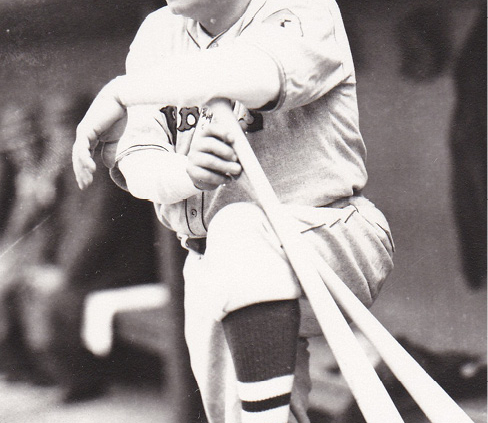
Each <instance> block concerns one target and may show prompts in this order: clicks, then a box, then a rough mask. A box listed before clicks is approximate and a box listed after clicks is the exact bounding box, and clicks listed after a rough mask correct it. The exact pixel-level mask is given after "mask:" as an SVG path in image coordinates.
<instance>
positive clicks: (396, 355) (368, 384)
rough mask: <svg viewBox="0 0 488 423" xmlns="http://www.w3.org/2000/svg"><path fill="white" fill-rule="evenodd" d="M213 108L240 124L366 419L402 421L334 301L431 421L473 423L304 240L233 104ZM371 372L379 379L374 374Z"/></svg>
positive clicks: (240, 150) (247, 161)
mask: <svg viewBox="0 0 488 423" xmlns="http://www.w3.org/2000/svg"><path fill="white" fill-rule="evenodd" d="M209 107H210V109H211V111H212V112H213V113H214V117H215V118H216V120H218V119H222V120H223V121H226V122H235V125H236V132H235V133H236V134H237V137H236V139H235V141H234V145H233V147H234V150H235V152H236V154H237V156H238V158H239V161H240V163H241V165H242V167H243V169H244V171H245V173H246V175H247V177H248V179H249V182H250V184H251V186H252V188H253V190H254V192H255V195H256V197H257V199H258V202H259V203H260V205H261V207H262V208H263V210H264V212H265V214H266V215H267V217H268V220H269V221H270V224H271V226H272V227H273V229H274V230H275V232H276V234H277V236H278V238H279V239H280V241H281V243H282V245H283V249H284V250H285V253H286V255H287V257H288V259H289V261H290V264H291V265H292V267H293V269H294V271H295V273H296V275H297V277H298V279H299V280H300V283H301V286H302V288H303V290H304V292H305V294H306V295H307V297H308V299H309V301H310V305H311V306H312V309H313V311H314V313H315V315H316V318H317V320H318V322H319V325H320V327H321V329H322V331H323V332H324V336H325V338H326V339H327V341H328V343H329V345H330V348H331V350H332V352H333V353H334V356H335V358H336V360H337V362H338V365H339V368H340V369H341V372H342V374H343V377H344V379H345V380H346V382H347V383H348V385H349V387H350V389H351V392H352V393H353V395H354V397H355V399H356V401H357V403H358V406H359V408H360V409H361V412H362V413H363V415H364V417H365V418H366V421H368V422H373V423H377V422H394V421H402V420H401V417H400V416H399V414H398V411H397V410H396V409H395V408H394V406H393V409H392V407H391V406H392V402H391V399H390V398H389V396H388V394H387V393H386V390H385V389H384V386H383V385H382V384H381V381H379V379H378V378H377V375H376V372H375V371H374V369H373V367H372V366H371V364H370V363H369V361H368V360H367V358H366V359H365V354H364V352H362V353H361V352H358V348H359V350H361V351H362V349H361V347H360V346H359V344H358V343H357V340H356V338H355V337H354V334H353V333H352V331H351V330H350V327H349V325H348V324H347V322H346V321H345V319H344V316H343V315H342V313H341V312H340V310H339V308H338V306H337V304H336V302H335V301H337V303H338V304H340V305H341V307H342V309H343V310H344V311H345V312H346V313H347V314H348V316H349V317H350V318H351V320H352V321H353V322H354V323H355V324H356V325H357V327H358V328H359V329H360V330H361V331H362V332H363V334H364V335H365V336H366V338H367V339H368V340H369V341H370V342H371V344H372V345H373V346H374V347H375V348H376V350H377V351H378V353H379V355H380V356H381V357H382V359H383V360H384V361H385V363H386V364H387V365H388V367H389V368H390V370H391V371H392V373H393V374H394V375H395V376H396V377H397V379H398V380H399V381H400V382H401V383H402V384H403V386H404V387H405V389H406V390H407V391H408V392H409V393H410V395H411V396H412V398H413V399H414V400H415V402H416V403H417V404H418V405H419V407H420V408H421V409H422V411H423V412H424V413H425V415H426V416H427V417H428V418H429V420H430V421H431V422H432V423H473V421H472V420H471V419H470V418H469V417H468V415H467V414H466V413H465V412H464V411H463V410H462V409H461V408H460V407H459V406H458V405H457V404H456V402H455V401H454V400H453V399H452V398H451V397H450V396H449V395H448V394H447V393H446V392H445V391H444V390H443V389H442V388H441V387H440V386H439V384H438V383H437V382H435V381H434V380H433V379H432V378H431V377H430V376H429V375H428V374H427V372H426V371H425V370H424V369H423V368H422V367H421V366H420V365H419V364H418V363H417V362H416V361H415V360H414V359H413V358H412V357H411V356H410V354H409V353H408V352H407V351H406V350H405V349H404V348H403V347H402V346H401V345H400V343H399V342H398V341H397V340H396V339H395V338H394V337H393V336H392V335H391V334H390V333H389V332H388V331H387V330H386V328H385V327H384V326H383V325H382V324H381V323H380V322H379V321H378V320H377V319H376V318H375V317H374V316H373V314H372V313H371V312H370V311H369V310H368V309H367V308H366V307H365V306H364V304H363V303H361V301H360V300H359V299H358V298H357V297H356V296H355V295H354V294H353V293H352V292H351V291H350V289H349V288H348V287H347V286H346V285H345V284H344V282H343V281H342V280H341V279H340V278H339V277H338V276H337V275H336V274H335V272H334V271H333V270H332V269H331V268H330V267H329V266H328V264H327V263H326V262H325V261H324V260H323V259H322V258H321V257H319V256H318V254H317V253H316V252H315V251H314V250H313V249H312V248H309V246H308V245H307V244H306V243H305V242H304V241H303V239H302V237H301V234H300V231H299V230H298V229H297V228H296V223H295V221H294V220H293V219H292V218H291V217H289V216H286V212H285V210H283V207H281V204H280V202H279V199H278V198H277V196H276V194H275V192H274V190H273V188H272V186H271V184H270V183H269V181H268V179H267V177H266V175H265V174H264V171H263V170H262V168H261V166H260V164H259V161H258V159H257V158H256V156H255V154H254V152H253V150H252V148H251V146H250V145H249V142H248V140H247V138H246V136H245V134H244V133H243V132H242V130H241V129H240V126H239V124H238V122H237V120H236V118H235V116H234V114H233V112H232V109H231V107H230V104H229V102H228V101H226V100H222V99H217V100H213V101H212V102H211V103H210V104H209ZM317 276H318V277H317ZM329 291H330V292H329ZM331 294H332V295H333V297H334V298H332V295H331ZM334 299H335V301H334ZM352 338H354V339H352ZM356 354H357V356H356ZM371 371H372V372H373V373H374V376H376V377H374V376H373V375H372V374H371ZM380 385H381V386H380ZM385 393H386V394H385ZM383 407H386V408H385V410H388V411H387V412H385V413H388V415H389V417H386V414H384V415H378V409H382V408H383Z"/></svg>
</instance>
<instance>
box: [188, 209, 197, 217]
mask: <svg viewBox="0 0 488 423" xmlns="http://www.w3.org/2000/svg"><path fill="white" fill-rule="evenodd" d="M190 214H191V215H192V216H193V217H197V215H198V212H197V211H196V210H195V209H191V211H190Z"/></svg>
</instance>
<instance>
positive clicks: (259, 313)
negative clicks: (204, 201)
mask: <svg viewBox="0 0 488 423" xmlns="http://www.w3.org/2000/svg"><path fill="white" fill-rule="evenodd" d="M205 260H206V261H207V264H208V266H209V271H210V272H211V275H212V279H213V280H214V283H215V288H214V289H216V290H218V294H217V292H216V295H221V302H220V307H221V310H220V313H221V314H220V316H218V317H219V318H222V325H223V328H224V333H225V337H226V340H227V343H228V345H229V348H230V351H231V355H232V359H233V364H234V367H235V371H236V375H237V381H238V382H237V388H238V394H239V398H240V400H241V406H242V422H243V423H247V422H264V421H266V422H269V423H273V422H276V423H287V422H288V416H289V410H290V407H289V405H290V398H291V392H292V387H293V381H294V371H295V362H296V355H297V340H298V329H299V319H300V312H299V304H298V297H299V296H300V295H301V290H300V287H299V285H298V284H297V282H296V280H294V278H293V273H292V271H291V269H290V267H289V265H288V263H287V261H286V259H285V257H284V254H283V251H282V250H281V248H280V243H279V241H278V240H277V238H276V236H275V234H274V233H273V232H272V231H271V229H270V227H269V225H268V223H267V220H266V217H265V216H264V214H263V212H262V211H261V210H260V209H259V208H258V207H257V206H255V205H253V204H248V203H247V204H243V203H238V204H232V205H230V206H227V207H225V208H224V209H223V210H221V211H220V212H219V213H217V215H216V216H215V217H214V219H213V220H212V222H211V224H210V227H209V232H208V238H207V252H206V254H205Z"/></svg>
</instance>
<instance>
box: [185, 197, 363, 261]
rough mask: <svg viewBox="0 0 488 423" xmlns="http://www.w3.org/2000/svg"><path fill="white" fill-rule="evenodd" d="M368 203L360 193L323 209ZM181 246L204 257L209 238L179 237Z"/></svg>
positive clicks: (341, 199)
mask: <svg viewBox="0 0 488 423" xmlns="http://www.w3.org/2000/svg"><path fill="white" fill-rule="evenodd" d="M361 201H368V200H366V199H365V198H364V197H363V196H362V194H361V193H360V192H357V193H355V194H354V195H352V196H350V197H345V198H340V199H338V200H336V201H333V202H332V203H329V204H326V205H324V206H321V207H331V208H338V209H340V208H344V207H347V206H349V205H350V204H356V203H357V202H361ZM178 237H179V239H180V242H181V246H182V247H183V248H184V249H185V250H188V251H190V252H192V253H196V254H200V255H203V254H205V251H206V249H207V238H206V237H189V236H187V235H178Z"/></svg>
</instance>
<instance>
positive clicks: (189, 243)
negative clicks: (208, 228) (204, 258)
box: [181, 236, 207, 255]
mask: <svg viewBox="0 0 488 423" xmlns="http://www.w3.org/2000/svg"><path fill="white" fill-rule="evenodd" d="M181 246H182V247H183V248H184V249H185V250H188V251H193V252H194V253H197V254H201V255H203V254H205V250H206V249H207V238H190V237H188V236H183V237H181Z"/></svg>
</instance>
